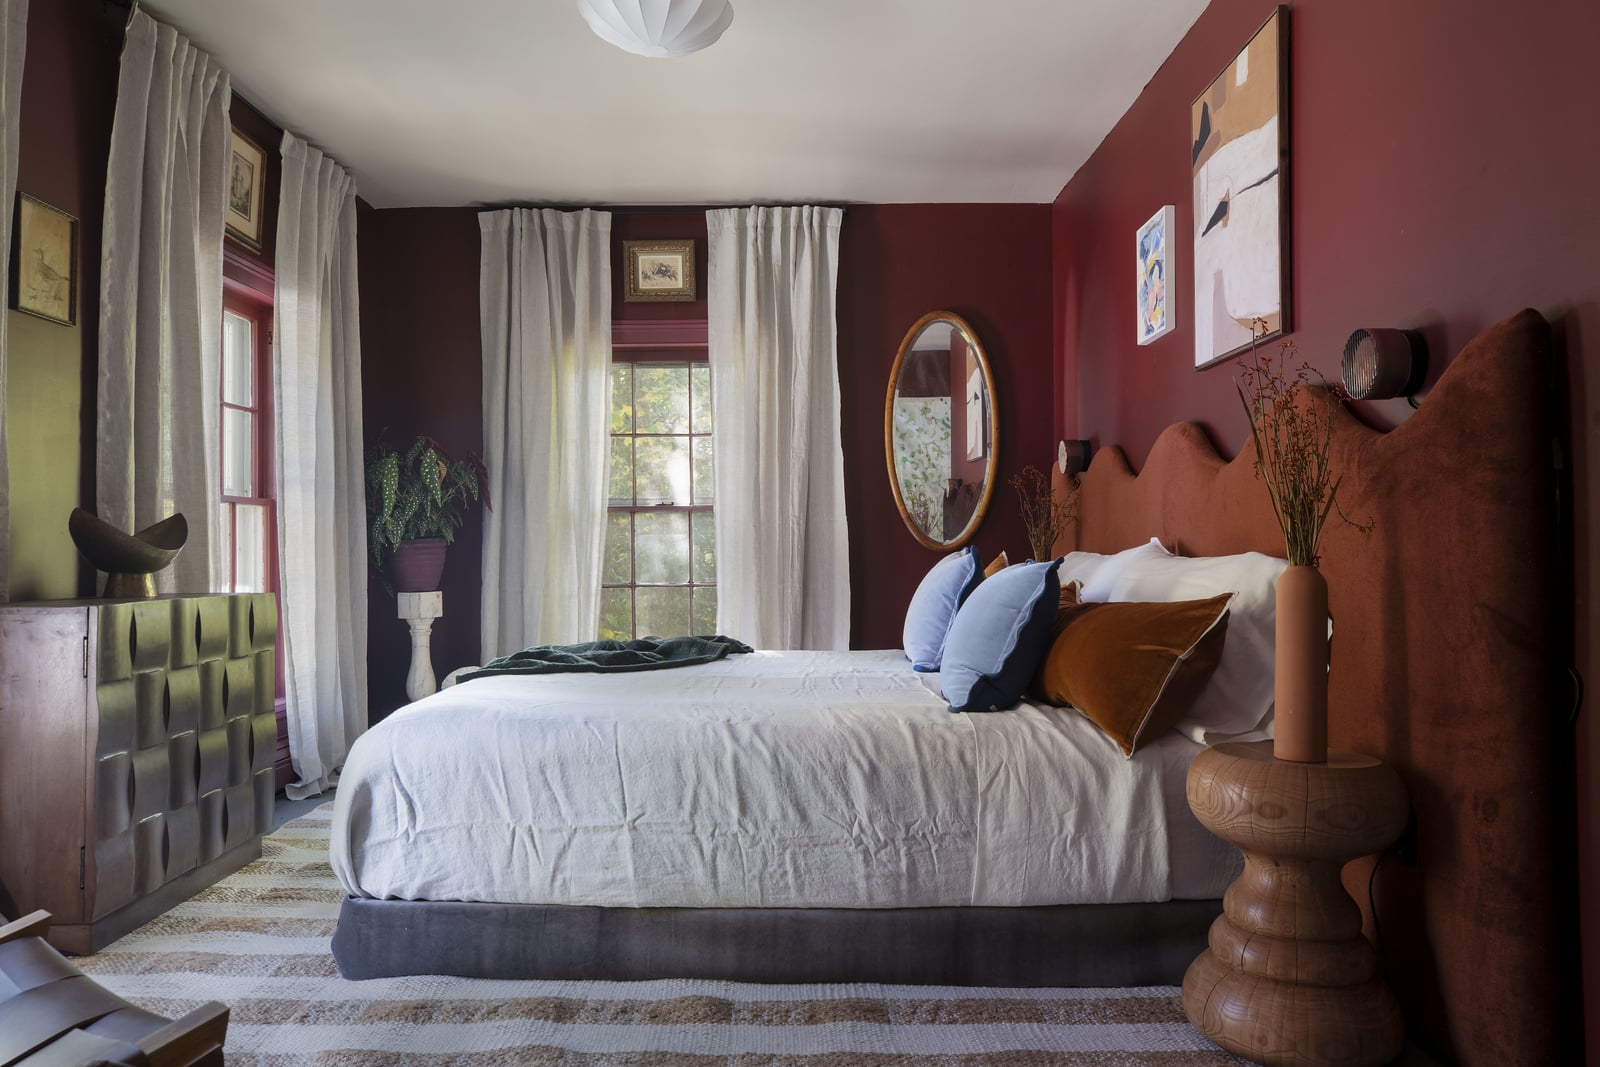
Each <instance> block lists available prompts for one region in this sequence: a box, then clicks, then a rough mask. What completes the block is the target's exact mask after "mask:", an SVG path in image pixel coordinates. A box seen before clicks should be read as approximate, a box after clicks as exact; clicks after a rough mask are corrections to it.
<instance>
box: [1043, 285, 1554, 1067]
mask: <svg viewBox="0 0 1600 1067" xmlns="http://www.w3.org/2000/svg"><path fill="white" fill-rule="evenodd" d="M1550 381H1551V354H1550V334H1549V328H1548V326H1547V325H1546V324H1545V322H1544V320H1543V319H1542V318H1541V317H1540V316H1539V315H1538V314H1537V313H1535V312H1532V311H1524V312H1522V313H1520V314H1518V315H1516V316H1515V317H1513V318H1511V319H1508V320H1507V321H1505V322H1503V323H1500V324H1499V325H1497V326H1494V327H1492V328H1491V329H1489V330H1487V331H1486V332H1485V333H1483V334H1482V335H1481V336H1480V337H1478V338H1477V339H1476V340H1474V341H1473V342H1472V343H1471V344H1470V345H1468V346H1467V347H1466V349H1464V350H1463V351H1462V352H1461V354H1460V355H1459V356H1458V357H1457V358H1456V359H1455V360H1454V361H1453V362H1452V363H1451V364H1450V365H1449V366H1448V368H1447V369H1446V370H1445V371H1444V373H1443V374H1442V375H1441V376H1440V378H1439V381H1438V383H1437V385H1436V386H1435V387H1434V389H1433V390H1432V391H1431V392H1430V393H1429V394H1428V397H1427V399H1426V400H1425V401H1424V402H1423V404H1422V406H1421V409H1420V410H1419V411H1417V413H1416V414H1415V415H1413V416H1412V417H1411V418H1410V419H1408V420H1407V421H1406V422H1405V423H1403V424H1402V425H1400V426H1399V427H1398V428H1396V429H1395V430H1393V431H1390V432H1388V433H1381V432H1377V431H1374V430H1371V429H1369V428H1367V427H1365V426H1363V425H1361V424H1360V423H1359V422H1357V421H1356V420H1355V418H1353V417H1352V416H1349V415H1348V414H1342V413H1341V415H1340V416H1338V419H1337V424H1336V426H1335V431H1334V440H1333V456H1334V462H1335V467H1334V469H1335V470H1336V471H1338V472H1342V473H1343V476H1344V483H1343V486H1342V488H1341V489H1340V492H1339V499H1340V502H1341V503H1342V504H1343V507H1344V510H1345V512H1346V513H1347V514H1348V515H1350V516H1351V517H1352V518H1355V519H1358V520H1361V521H1366V520H1371V522H1372V523H1373V526H1372V529H1371V530H1370V532H1367V533H1361V532H1359V531H1357V530H1355V529H1353V528H1352V527H1350V526H1348V525H1345V524H1342V523H1340V522H1338V521H1337V520H1330V522H1329V525H1328V528H1327V532H1326V535H1325V537H1324V540H1323V550H1322V569H1323V572H1324V574H1325V575H1326V577H1327V579H1328V586H1329V600H1330V609H1331V611H1332V613H1333V616H1334V637H1333V654H1332V662H1333V666H1332V674H1331V678H1330V693H1329V737H1330V741H1331V743H1332V744H1333V745H1334V746H1335V747H1338V748H1346V749H1355V750H1358V751H1361V752H1367V753H1371V754H1373V755H1377V756H1380V757H1382V758H1383V759H1385V760H1387V761H1388V762H1389V763H1390V764H1392V765H1393V766H1394V767H1395V768H1397V769H1398V770H1399V772H1400V774H1401V776H1402V777H1403V778H1404V780H1405V784H1406V786H1407V788H1408V790H1409V792H1410V795H1411V801H1412V805H1413V807H1414V811H1415V818H1416V831H1417V834H1416V846H1417V860H1416V862H1415V863H1414V864H1407V863H1405V862H1403V861H1401V860H1399V859H1397V858H1395V857H1389V858H1388V859H1387V860H1386V861H1385V862H1384V863H1383V865H1382V867H1381V869H1380V870H1379V872H1378V875H1377V878H1376V902H1377V915H1378V919H1379V922H1380V929H1381V940H1382V952H1383V957H1384V966H1385V969H1386V971H1387V974H1388V977H1389V981H1390V982H1391V984H1392V985H1393V987H1394V989H1395V991H1396V993H1397V994H1398V995H1399V997H1400V999H1401V1002H1402V1004H1403V1006H1404V1008H1405V1012H1406V1018H1407V1024H1408V1029H1409V1030H1410V1032H1411V1034H1412V1036H1413V1038H1414V1039H1415V1040H1417V1041H1418V1042H1419V1043H1420V1044H1422V1045H1423V1046H1425V1047H1427V1048H1429V1049H1430V1050H1432V1051H1434V1052H1436V1053H1438V1054H1441V1055H1444V1056H1447V1057H1448V1058H1449V1059H1450V1060H1452V1061H1457V1062H1461V1063H1466V1064H1484V1065H1491V1064H1492V1065H1495V1067H1503V1065H1507V1064H1550V1063H1557V1062H1562V1056H1563V1055H1564V1054H1566V1052H1567V1050H1568V1049H1569V1048H1570V1047H1571V1046H1570V1044H1569V1042H1571V1041H1572V1040H1573V1038H1572V1035H1573V1033H1574V1032H1575V1015H1576V1012H1575V1010H1572V1009H1570V1008H1569V1007H1568V1006H1569V1005H1571V1003H1572V1001H1571V999H1570V997H1571V993H1572V990H1571V989H1570V988H1569V986H1570V971H1569V970H1568V968H1567V967H1566V966H1565V965H1564V962H1563V961H1570V960H1571V958H1572V955H1571V954H1572V947H1571V946H1572V943H1573V941H1574V940H1575V937H1576V929H1575V918H1572V917H1569V916H1565V915H1562V914H1558V909H1559V907H1560V905H1559V904H1558V902H1559V901H1560V900H1563V899H1566V893H1564V892H1561V893H1558V892H1557V891H1556V889H1555V887H1554V885H1553V882H1554V879H1555V878H1556V875H1557V870H1558V867H1557V862H1556V861H1557V856H1556V851H1555V848H1556V843H1555V842H1556V827H1557V825H1558V824H1560V823H1561V822H1562V821H1563V820H1564V819H1565V818H1566V817H1567V816H1568V815H1569V813H1568V812H1566V811H1560V812H1558V811H1557V810H1556V806H1555V796H1556V790H1555V786H1554V783H1555V782H1557V781H1560V780H1561V777H1560V773H1558V772H1560V771H1561V770H1562V768H1560V767H1558V764H1557V758H1558V757H1557V753H1558V751H1559V750H1558V747H1557V737H1558V726H1557V723H1558V721H1559V720H1560V718H1561V715H1562V713H1563V712H1564V709H1562V710H1561V711H1558V710H1557V707H1556V705H1557V703H1558V702H1559V701H1560V700H1561V699H1562V698H1561V697H1559V696H1558V694H1557V681H1556V677H1557V671H1558V669H1559V664H1561V663H1563V662H1565V654H1564V648H1565V646H1564V644H1563V645H1558V642H1563V641H1564V640H1565V638H1564V635H1562V634H1560V633H1558V632H1557V629H1558V624H1557V621H1556V620H1557V617H1558V613H1557V612H1556V611H1555V610H1554V608H1553V604H1554V597H1555V596H1556V595H1557V590H1556V589H1555V588H1554V585H1553V583H1554V580H1555V573H1554V572H1555V564H1554V560H1553V557H1554V555H1555V551H1554V550H1555V546H1556V544H1557V541H1556V529H1555V526H1556V518H1555V508H1554V485H1555V482H1554V476H1553V474H1552V471H1551V451H1550V449H1551V444H1550V441H1551V433H1550V423H1549V419H1550V410H1551V402H1550V396H1549V389H1550ZM1243 417H1244V415H1243V412H1242V411H1241V412H1240V418H1241V419H1243ZM1253 457H1254V449H1253V446H1250V445H1247V446H1246V447H1245V449H1244V450H1243V451H1242V452H1241V454H1240V455H1239V456H1238V457H1237V458H1235V459H1234V460H1233V461H1231V462H1226V461H1224V460H1223V459H1222V458H1221V457H1219V456H1218V455H1217V453H1216V451H1215V450H1214V449H1213V448H1212V446H1211V444H1210V442H1209V441H1208V439H1207V438H1206V436H1205V433H1204V431H1202V430H1201V429H1200V428H1199V427H1198V426H1196V425H1193V424H1178V425H1174V426H1171V427H1169V428H1168V429H1167V430H1166V431H1165V432H1164V433H1163V434H1162V435H1161V437H1160V438H1159V439H1158V440H1157V441H1156V443H1155V446H1154V448H1153V450H1152V451H1151V454H1150V457H1149V461H1148V462H1147V463H1146V464H1145V467H1144V470H1143V471H1142V472H1141V473H1139V474H1138V475H1135V474H1134V473H1133V471H1132V470H1131V469H1130V468H1129V466H1128V463H1127V460H1126V457H1125V456H1124V455H1123V454H1122V452H1121V451H1120V450H1119V449H1116V448H1105V449H1102V450H1101V451H1100V452H1099V453H1098V454H1097V455H1096V456H1095V459H1094V462H1093V463H1092V464H1091V466H1090V468H1089V470H1088V471H1087V472H1086V473H1085V474H1084V476H1083V479H1082V486H1081V494H1082V495H1081V502H1080V516H1081V517H1080V520H1079V524H1078V526H1077V528H1076V530H1075V531H1074V532H1073V533H1072V534H1070V535H1069V537H1068V539H1067V544H1066V547H1069V548H1071V547H1076V548H1082V549H1088V550H1091V551H1100V552H1111V551H1116V550H1119V549H1124V548H1128V547H1130V546H1132V545H1136V544H1140V543H1143V542H1144V541H1146V540H1148V539H1149V538H1150V537H1152V536H1156V537H1160V538H1161V540H1162V543H1163V544H1165V545H1166V546H1167V547H1168V548H1171V549H1173V550H1174V551H1177V552H1180V553H1182V554H1184V555H1194V556H1202V555H1223V554H1228V553H1234V552H1243V551H1250V550H1255V551H1260V552H1267V553H1270V554H1272V555H1276V556H1282V555H1283V554H1284V547H1283V539H1282V536H1281V534H1280V533H1279V532H1278V528H1277V526H1276V524H1275V522H1274V521H1273V517H1272V514H1271V511H1270V508H1269V506H1268V504H1267V494H1266V490H1265V488H1264V487H1263V486H1262V485H1261V484H1260V482H1258V481H1257V480H1256V478H1255V476H1254V467H1253ZM1370 869H1371V863H1370V861H1367V862H1365V863H1363V864H1353V865H1352V866H1351V868H1349V869H1347V871H1346V884H1347V886H1348V887H1350V888H1351V889H1352V891H1353V893H1354V895H1356V896H1357V898H1358V900H1360V902H1361V905H1362V908H1363V911H1367V910H1368V908H1367V900H1366V896H1367V893H1366V889H1367V884H1366V880H1367V873H1368V872H1369V871H1370ZM1561 869H1565V868H1564V867H1563V868H1561ZM1371 929H1372V926H1371V919H1370V916H1369V931H1370V930H1371Z"/></svg>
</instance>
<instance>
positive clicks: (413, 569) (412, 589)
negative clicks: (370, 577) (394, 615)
mask: <svg viewBox="0 0 1600 1067" xmlns="http://www.w3.org/2000/svg"><path fill="white" fill-rule="evenodd" d="M448 547H450V546H449V545H447V544H445V540H444V538H442V537H424V538H420V539H419V540H416V541H401V542H400V544H399V546H398V547H396V548H395V550H394V588H395V592H398V593H427V592H431V591H432V590H435V589H437V588H439V578H440V576H441V575H443V574H444V552H445V549H446V548H448Z"/></svg>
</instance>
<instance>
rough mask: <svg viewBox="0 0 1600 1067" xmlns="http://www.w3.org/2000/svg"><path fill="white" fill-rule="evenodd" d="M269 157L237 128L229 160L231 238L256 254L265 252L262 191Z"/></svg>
mask: <svg viewBox="0 0 1600 1067" xmlns="http://www.w3.org/2000/svg"><path fill="white" fill-rule="evenodd" d="M266 159H267V157H266V154H265V153H264V152H262V151H261V146H260V145H258V144H256V143H255V142H254V141H252V140H250V138H248V137H246V136H245V135H244V134H242V133H240V132H239V128H238V127H237V126H235V127H234V128H233V151H232V152H231V154H230V155H229V157H228V214H227V219H228V229H227V235H228V236H229V237H231V238H233V239H234V240H235V241H237V242H239V243H240V244H242V245H244V246H245V247H246V248H248V249H250V251H252V252H256V253H259V252H260V251H261V212H262V207H263V200H264V199H265V198H264V197H263V195H262V191H263V189H264V187H265V183H266V176H267V166H266Z"/></svg>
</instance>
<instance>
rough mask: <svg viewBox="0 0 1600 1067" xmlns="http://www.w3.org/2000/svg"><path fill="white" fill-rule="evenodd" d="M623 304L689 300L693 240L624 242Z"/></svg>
mask: <svg viewBox="0 0 1600 1067" xmlns="http://www.w3.org/2000/svg"><path fill="white" fill-rule="evenodd" d="M622 250H623V252H622V254H623V260H624V262H625V263H626V264H627V268H628V285H627V289H626V291H625V292H624V294H623V300H625V301H639V300H659V301H670V300H693V299H694V242H693V241H624V242H622Z"/></svg>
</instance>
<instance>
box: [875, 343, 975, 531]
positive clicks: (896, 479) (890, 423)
mask: <svg viewBox="0 0 1600 1067" xmlns="http://www.w3.org/2000/svg"><path fill="white" fill-rule="evenodd" d="M941 320H942V321H945V322H948V323H950V325H951V326H953V327H954V328H955V329H957V330H959V331H960V332H961V334H962V336H963V337H964V338H965V340H966V342H967V344H968V346H969V350H970V351H971V353H972V355H973V356H974V357H976V359H977V363H978V368H979V369H980V370H981V371H982V373H983V387H984V389H985V391H986V392H987V393H988V401H989V402H988V409H989V410H988V416H989V419H988V430H989V444H988V455H987V456H986V457H985V466H984V471H983V492H982V494H981V495H980V496H979V498H978V503H977V505H976V506H975V507H974V508H973V509H972V517H971V518H970V519H968V520H967V525H966V526H965V527H963V528H962V530H961V532H960V533H958V534H956V536H955V537H954V538H953V539H951V540H949V541H938V540H935V539H934V538H932V537H930V536H929V535H928V534H927V533H926V532H924V531H923V530H922V528H921V527H919V526H918V525H917V524H916V522H914V521H913V520H912V518H911V512H910V511H909V510H908V509H907V507H906V499H905V494H904V493H903V492H902V491H901V488H900V473H899V471H898V470H897V469H896V468H895V463H894V401H895V396H896V394H897V392H898V388H899V384H900V372H901V369H902V368H903V367H904V365H905V359H906V353H908V352H910V351H912V348H911V345H912V343H913V342H915V341H916V339H917V337H918V336H919V335H920V334H921V333H922V331H923V329H924V328H926V327H927V326H928V325H929V324H930V323H934V322H939V321H941ZM883 452H884V463H885V465H886V466H887V468H888V471H889V488H890V489H891V490H892V491H893V492H894V506H895V507H896V508H897V509H898V510H899V512H900V519H901V521H902V522H904V523H905V524H906V529H908V530H910V531H911V536H912V537H915V538H916V539H917V543H918V544H920V545H922V546H923V547H924V548H931V549H933V550H934V551H936V552H946V551H949V550H951V549H956V548H960V547H962V546H963V545H965V544H966V543H967V542H968V541H970V540H972V538H973V536H974V535H975V534H976V533H977V532H978V526H979V525H980V524H981V523H982V522H983V518H984V515H985V514H987V513H988V511H989V500H990V498H991V497H993V496H994V483H995V479H996V478H997V477H998V476H999V471H1000V406H999V404H998V403H996V401H995V391H994V371H993V369H992V368H991V367H990V366H989V356H988V353H987V352H985V351H984V348H983V342H981V341H979V340H978V334H977V331H975V330H974V329H973V328H972V324H971V323H969V322H967V320H966V319H964V318H962V317H961V316H960V315H957V314H955V313H954V312H950V311H930V312H928V314H926V315H924V316H922V318H920V319H918V320H917V321H916V322H914V323H912V325H911V329H909V330H907V331H906V335H905V338H904V339H903V340H902V341H901V342H900V350H899V351H898V352H896V353H895V357H894V365H893V366H892V367H890V368H889V390H888V393H887V395H886V396H885V397H884V401H883Z"/></svg>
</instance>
